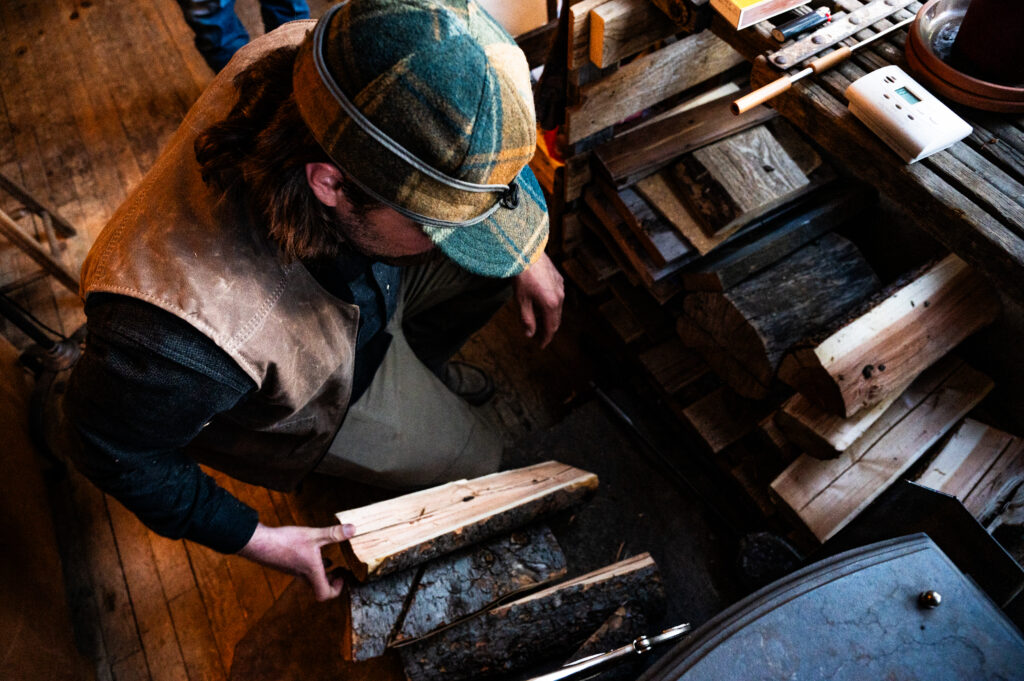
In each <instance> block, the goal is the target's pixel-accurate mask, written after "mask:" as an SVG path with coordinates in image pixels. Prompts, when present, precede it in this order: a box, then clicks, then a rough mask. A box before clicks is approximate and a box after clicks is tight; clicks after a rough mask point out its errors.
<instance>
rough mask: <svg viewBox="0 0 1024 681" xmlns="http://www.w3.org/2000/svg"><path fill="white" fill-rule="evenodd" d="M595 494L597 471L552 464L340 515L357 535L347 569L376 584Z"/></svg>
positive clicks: (345, 547) (346, 547)
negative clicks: (385, 578)
mask: <svg viewBox="0 0 1024 681" xmlns="http://www.w3.org/2000/svg"><path fill="white" fill-rule="evenodd" d="M596 488H597V476H596V475H594V474H593V473H588V472H587V471H583V470H580V469H578V468H573V467H572V466H567V465H565V464H563V463H559V462H557V461H546V462H544V463H539V464H535V465H533V466H527V467H526V468H519V469H516V470H511V471H502V472H500V473H494V474H491V475H485V476H483V477H480V478H475V479H473V480H458V481H456V482H450V483H448V484H446V485H441V486H439V487H433V488H430V489H426V490H423V491H420V492H414V493H412V494H407V495H405V496H401V497H397V498H395V499H390V500H388V501H382V502H379V503H376V504H371V505H369V506H364V507H362V508H357V509H352V510H348V511H342V512H340V513H337V514H336V517H337V519H338V522H340V523H350V524H352V525H354V526H355V529H356V535H355V536H354V537H352V538H351V539H350V540H348V541H347V542H344V543H343V544H341V547H342V552H343V554H344V559H345V564H346V567H347V568H348V570H349V571H350V572H351V573H352V574H353V575H354V576H355V577H356V579H358V580H359V581H366V580H367V579H368V578H378V577H381V576H383V575H386V574H389V573H392V572H397V571H399V570H402V569H405V568H408V567H412V566H414V565H419V564H421V563H424V562H426V561H428V560H432V559H434V558H437V557H438V556H442V555H444V554H446V553H450V552H452V551H455V550H457V549H460V548H463V547H465V546H469V545H470V544H476V543H478V542H481V541H484V540H486V539H489V538H491V537H494V536H497V535H500V534H502V533H505V532H509V531H510V530H513V529H515V528H517V527H521V526H523V525H526V524H528V523H529V522H531V521H533V520H535V519H536V518H538V517H540V516H541V515H544V514H546V513H550V512H553V511H557V510H561V509H564V508H567V507H568V506H570V505H572V504H575V503H577V502H579V501H581V500H582V499H583V498H584V497H585V496H587V495H588V494H589V493H590V492H592V491H593V490H594V489H596Z"/></svg>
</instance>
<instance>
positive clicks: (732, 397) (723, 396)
mask: <svg viewBox="0 0 1024 681" xmlns="http://www.w3.org/2000/svg"><path fill="white" fill-rule="evenodd" d="M773 408H774V406H773V405H771V404H768V403H765V402H762V401H759V400H749V399H747V398H745V397H742V396H740V395H737V394H736V393H735V392H733V391H732V390H730V389H729V388H727V387H721V388H718V389H717V390H715V391H714V392H712V393H711V394H710V395H707V396H705V397H703V398H701V399H700V400H698V401H696V402H694V403H693V404H691V405H689V406H686V407H683V408H682V409H679V410H678V413H679V415H680V416H681V417H682V419H683V421H684V422H685V423H687V424H688V425H689V426H690V427H691V428H692V429H693V430H694V432H696V433H697V435H699V436H700V438H701V440H703V441H704V444H706V445H707V447H708V449H710V450H711V453H712V454H718V453H720V452H721V451H723V450H724V449H725V448H726V447H728V446H729V445H732V444H734V443H736V442H739V441H740V440H741V439H743V438H744V437H745V436H746V435H747V433H749V432H751V431H752V430H754V429H755V428H756V427H757V424H758V423H759V422H760V421H761V419H763V418H764V417H765V416H767V415H768V414H769V413H770V412H771V411H772V409H773Z"/></svg>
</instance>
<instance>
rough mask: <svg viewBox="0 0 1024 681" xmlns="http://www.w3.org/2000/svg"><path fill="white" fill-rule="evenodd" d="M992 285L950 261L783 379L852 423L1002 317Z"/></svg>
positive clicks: (803, 358) (804, 350)
mask: <svg viewBox="0 0 1024 681" xmlns="http://www.w3.org/2000/svg"><path fill="white" fill-rule="evenodd" d="M999 310H1000V304H999V299H998V297H997V296H996V294H995V291H994V290H993V289H992V286H991V284H990V283H989V282H988V281H987V280H986V279H985V278H984V277H983V276H982V275H981V274H979V273H977V272H975V271H974V270H973V268H971V267H969V266H968V265H967V263H965V262H964V261H963V260H961V259H960V258H958V257H957V256H955V255H952V254H951V255H949V256H947V257H946V258H944V259H943V260H942V261H941V262H939V263H937V264H935V265H934V266H931V267H928V268H926V269H925V270H924V271H923V272H921V273H920V274H919V275H917V276H913V277H912V279H911V281H910V282H909V283H904V282H900V283H899V284H898V285H896V286H895V287H890V288H889V289H888V290H886V291H885V292H884V293H883V294H880V295H879V296H877V297H876V298H873V299H871V300H870V301H868V302H867V304H866V305H865V306H863V307H862V308H860V309H857V310H856V311H855V312H853V313H852V314H851V315H850V316H849V317H846V318H843V319H840V320H839V323H838V324H835V325H833V326H832V328H831V329H830V330H829V331H826V332H823V333H822V334H821V336H819V337H817V338H811V339H809V340H805V341H801V342H800V343H798V344H796V345H795V346H794V347H793V349H792V350H791V351H790V352H789V353H788V354H787V355H786V357H785V358H784V359H783V361H782V363H781V365H780V367H779V378H780V379H782V380H783V381H785V382H786V383H787V384H789V385H790V386H792V387H793V388H794V389H795V390H797V391H799V392H800V393H802V394H803V395H805V396H806V397H807V398H808V399H809V400H811V401H812V402H813V403H814V404H815V405H817V406H819V407H821V408H822V409H824V410H826V411H830V412H832V413H835V414H838V415H841V416H844V417H850V416H853V415H854V414H856V413H857V412H858V411H860V410H861V409H863V408H864V407H867V406H871V405H874V404H877V403H878V402H880V401H882V400H884V399H885V398H886V397H888V396H890V395H891V394H892V393H893V392H894V391H896V390H898V389H899V388H900V387H901V386H903V385H905V384H907V383H908V382H909V379H912V378H913V376H915V375H917V374H920V373H921V371H922V370H923V369H924V368H925V367H927V366H928V365H930V364H931V363H932V362H934V361H935V360H937V359H938V358H939V357H942V356H943V355H944V354H946V353H947V352H949V351H950V350H951V349H953V348H954V347H956V345H958V344H959V343H960V342H961V341H963V340H964V339H965V338H967V337H968V336H970V335H971V334H972V333H974V332H975V331H977V330H978V329H980V328H982V327H983V326H985V325H986V324H988V323H990V322H991V321H992V320H994V319H995V317H996V316H997V315H998V314H999Z"/></svg>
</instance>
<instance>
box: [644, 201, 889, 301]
mask: <svg viewBox="0 0 1024 681" xmlns="http://www.w3.org/2000/svg"><path fill="white" fill-rule="evenodd" d="M637 189H638V190H639V191H641V193H643V192H642V190H641V189H640V185H639V184H638V185H637ZM872 201H873V196H872V193H871V192H870V191H868V190H867V188H866V187H865V186H863V185H861V186H860V187H858V188H857V189H854V190H849V189H842V188H836V191H834V192H833V191H829V192H828V196H827V198H826V199H825V200H824V201H819V202H816V203H815V204H814V205H811V206H808V207H805V208H797V210H798V211H799V212H797V213H796V214H794V213H793V212H789V211H787V213H786V214H785V216H780V217H779V219H778V220H771V221H769V222H768V224H766V225H764V228H763V229H762V228H758V229H757V230H756V231H755V232H752V233H751V234H750V237H749V238H747V237H741V236H739V235H737V237H736V238H734V239H733V240H731V241H730V242H729V243H728V244H724V245H722V246H721V248H718V249H716V250H715V252H714V253H713V254H711V255H709V256H707V257H705V258H703V259H701V261H700V262H699V263H697V266H696V267H695V268H694V269H692V270H688V271H687V272H684V273H683V274H682V282H683V287H684V288H685V289H686V290H688V291H725V290H727V289H730V288H732V287H734V286H736V285H737V284H739V283H740V282H741V281H743V280H744V279H746V278H747V277H750V276H752V275H754V274H756V273H758V272H760V271H762V270H764V269H765V268H767V267H769V266H771V265H772V264H774V263H775V262H778V261H779V260H781V259H782V258H784V257H786V256H787V255H789V254H790V253H792V252H793V251H795V250H797V249H798V248H801V247H803V246H805V245H806V244H808V243H809V242H811V241H813V240H814V239H817V238H818V237H820V236H822V235H823V234H825V233H826V232H830V231H833V230H836V229H838V228H840V227H842V226H843V225H845V224H849V223H850V221H852V220H854V219H856V218H857V217H859V216H860V215H861V214H862V213H863V211H864V210H865V209H866V208H867V207H868V206H869V205H871V203H872ZM779 221H784V222H783V223H782V224H781V225H780V224H778V223H779ZM705 238H706V239H713V237H705ZM694 246H695V247H696V246H697V244H696V242H694ZM704 252H705V251H701V253H704Z"/></svg>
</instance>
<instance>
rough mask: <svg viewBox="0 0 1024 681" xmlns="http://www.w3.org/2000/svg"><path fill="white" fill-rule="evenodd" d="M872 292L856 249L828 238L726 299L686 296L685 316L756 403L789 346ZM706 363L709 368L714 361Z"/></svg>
mask: <svg viewBox="0 0 1024 681" xmlns="http://www.w3.org/2000/svg"><path fill="white" fill-rule="evenodd" d="M878 287H879V281H878V278H877V277H876V276H875V273H874V272H873V271H872V269H871V267H870V265H868V263H867V262H866V261H865V260H864V258H863V257H862V256H861V254H860V251H859V250H858V249H857V247H856V246H854V245H853V244H852V243H851V242H849V241H848V240H846V239H844V238H843V237H840V236H838V235H836V234H827V235H825V236H823V237H821V238H820V239H818V240H816V241H814V242H812V243H810V244H808V245H807V246H804V247H803V248H801V249H799V250H797V251H796V252H794V253H792V254H790V255H789V256H788V257H786V258H783V259H782V260H780V261H778V262H777V263H775V264H774V265H772V266H771V267H769V268H767V269H765V270H762V271H761V272H758V273H757V274H755V275H754V276H752V277H750V278H748V279H746V280H745V281H743V282H741V283H740V284H738V285H736V286H734V287H733V288H731V289H729V290H727V291H724V292H704V291H700V292H696V293H692V294H690V295H688V296H686V298H685V299H684V301H683V309H684V311H685V313H686V316H687V318H688V319H689V320H692V321H693V322H694V323H695V324H696V325H697V326H698V327H700V328H701V329H703V330H704V331H705V332H707V334H708V335H709V336H710V337H711V338H712V339H714V341H715V342H716V343H717V344H718V345H719V346H720V347H721V348H723V349H724V350H725V351H727V352H728V353H729V354H730V355H731V356H732V357H734V358H735V359H736V361H737V362H738V363H739V364H740V365H742V366H743V367H744V369H746V371H747V372H748V373H749V374H750V375H751V376H752V377H753V378H754V380H755V381H756V383H757V384H758V385H760V386H761V387H762V391H758V392H760V393H761V394H756V393H754V394H752V393H751V392H750V390H749V388H750V386H749V384H748V385H734V386H733V387H734V389H736V390H737V391H738V392H740V394H744V395H749V396H751V397H755V398H757V397H762V396H763V390H766V389H767V388H768V387H770V386H771V384H772V381H773V379H774V377H775V373H776V369H777V368H778V366H779V363H780V362H781V361H782V358H783V355H784V354H785V353H786V351H787V350H789V349H790V347H792V345H793V344H794V343H796V342H797V341H799V340H801V339H803V338H806V337H807V336H809V335H812V334H814V333H816V332H817V331H818V330H820V329H821V328H823V327H824V326H825V325H826V324H827V323H828V322H829V321H831V320H833V319H835V318H837V317H841V316H842V315H843V314H845V313H846V312H847V311H848V310H850V309H851V308H853V307H855V306H856V305H858V304H860V303H861V302H862V301H863V300H864V299H865V298H867V297H869V296H870V295H871V294H872V293H874V292H875V291H876V290H877V289H878ZM685 340H686V338H685V337H684V341H685ZM696 349H697V350H698V351H700V348H699V347H698V348H696ZM706 359H707V360H708V363H709V364H711V366H712V367H713V368H714V367H715V359H716V358H715V357H713V356H711V355H706Z"/></svg>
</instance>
